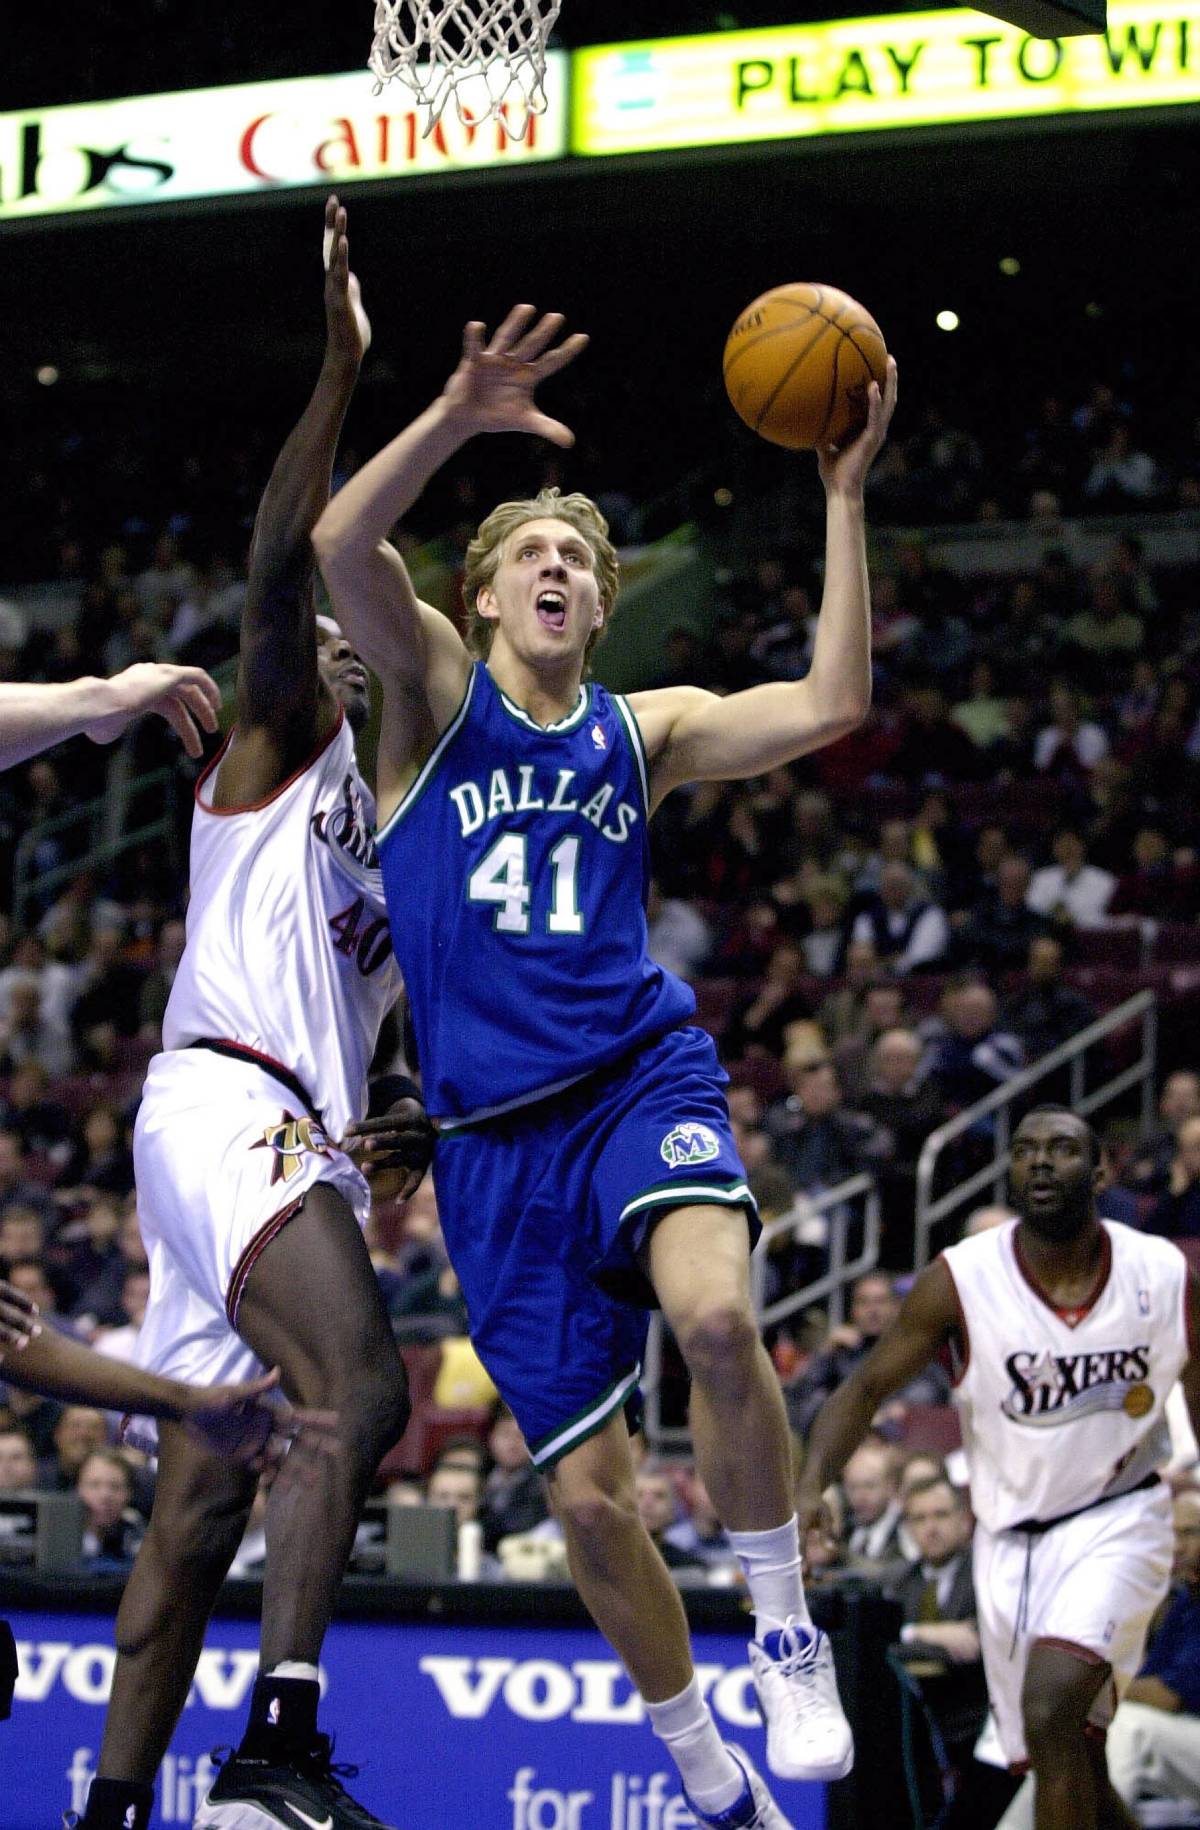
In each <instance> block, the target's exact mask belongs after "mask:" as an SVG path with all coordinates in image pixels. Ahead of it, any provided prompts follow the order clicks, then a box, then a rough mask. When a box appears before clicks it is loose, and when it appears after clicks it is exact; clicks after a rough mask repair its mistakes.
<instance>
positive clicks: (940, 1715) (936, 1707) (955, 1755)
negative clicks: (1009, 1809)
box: [891, 1471, 1011, 1830]
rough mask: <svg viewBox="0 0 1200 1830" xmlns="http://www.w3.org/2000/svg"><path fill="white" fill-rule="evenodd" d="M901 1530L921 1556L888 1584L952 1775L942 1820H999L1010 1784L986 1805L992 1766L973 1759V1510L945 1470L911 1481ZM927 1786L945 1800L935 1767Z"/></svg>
mask: <svg viewBox="0 0 1200 1830" xmlns="http://www.w3.org/2000/svg"><path fill="white" fill-rule="evenodd" d="M904 1531H905V1535H906V1536H909V1537H911V1538H912V1539H913V1541H914V1544H915V1548H916V1556H915V1558H914V1559H913V1561H912V1562H911V1563H910V1565H909V1567H908V1569H907V1570H906V1571H905V1573H904V1575H903V1576H902V1577H901V1578H900V1580H899V1582H897V1583H896V1584H895V1585H894V1586H893V1588H892V1590H891V1593H892V1597H893V1599H894V1600H897V1601H899V1603H900V1606H901V1609H902V1611H903V1624H902V1625H901V1628H900V1641H901V1644H900V1655H901V1657H902V1658H903V1659H904V1662H905V1664H906V1665H907V1666H908V1668H909V1671H910V1674H911V1676H912V1677H914V1678H915V1679H916V1681H917V1682H918V1683H919V1685H920V1691H921V1700H922V1703H923V1704H924V1707H925V1708H926V1710H928V1712H929V1715H930V1717H931V1718H932V1720H933V1722H934V1723H935V1724H936V1726H937V1730H938V1733H939V1735H940V1737H941V1742H942V1748H941V1760H944V1762H945V1765H946V1766H947V1767H948V1768H949V1769H950V1770H951V1771H952V1772H953V1774H954V1775H955V1790H954V1804H953V1807H952V1814H951V1816H950V1817H949V1818H945V1817H944V1816H943V1819H942V1821H945V1822H947V1823H953V1824H955V1825H959V1826H964V1827H966V1826H969V1830H976V1827H977V1826H980V1825H986V1824H991V1823H993V1822H994V1821H995V1812H996V1809H998V1808H999V1805H1000V1804H1001V1803H1002V1802H1003V1801H1004V1800H1005V1799H1006V1798H1007V1797H1009V1796H1011V1786H1007V1787H1004V1788H1002V1789H1001V1791H1000V1793H999V1797H998V1798H995V1800H994V1806H993V1808H992V1809H988V1808H987V1804H988V1803H991V1802H992V1800H993V1796H994V1793H995V1785H994V1782H993V1781H992V1780H991V1777H990V1775H989V1773H988V1771H987V1769H983V1768H977V1767H976V1766H975V1764H974V1760H973V1753H974V1747H975V1743H976V1741H977V1740H978V1738H979V1734H980V1732H981V1730H982V1728H983V1725H984V1722H985V1720H986V1718H987V1711H988V1699H987V1684H986V1681H985V1679H984V1673H983V1661H982V1659H981V1657H980V1650H979V1634H978V1631H977V1628H976V1621H975V1614H976V1609H975V1589H974V1584H973V1582H972V1580H971V1532H972V1525H971V1516H970V1513H969V1511H968V1509H967V1505H966V1499H965V1496H964V1495H963V1494H961V1493H960V1492H959V1491H958V1490H957V1489H956V1488H955V1487H953V1486H952V1485H951V1483H950V1482H949V1480H948V1479H947V1478H946V1475H945V1472H944V1471H943V1472H942V1473H940V1474H933V1475H932V1476H927V1477H926V1478H924V1479H923V1480H919V1481H915V1482H913V1483H912V1484H911V1485H910V1486H909V1489H908V1491H907V1494H906V1495H905V1496H904ZM917 1745H918V1747H919V1746H920V1745H921V1744H920V1743H919V1742H918V1744H917ZM940 1764H941V1761H939V1765H940ZM928 1785H929V1792H930V1795H931V1797H932V1798H933V1799H934V1800H935V1803H940V1799H938V1793H939V1792H940V1791H941V1787H940V1786H938V1785H936V1782H935V1779H934V1775H933V1773H932V1772H929V1774H928ZM985 1801H986V1802H985Z"/></svg>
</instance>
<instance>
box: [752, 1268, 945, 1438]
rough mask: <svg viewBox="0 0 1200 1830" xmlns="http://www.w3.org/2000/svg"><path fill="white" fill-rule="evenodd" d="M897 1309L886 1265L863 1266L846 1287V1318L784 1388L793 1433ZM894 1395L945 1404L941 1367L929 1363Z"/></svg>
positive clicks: (804, 1430) (804, 1431)
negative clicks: (848, 1288)
mask: <svg viewBox="0 0 1200 1830" xmlns="http://www.w3.org/2000/svg"><path fill="white" fill-rule="evenodd" d="M899 1309H900V1301H899V1298H898V1297H897V1295H896V1291H895V1286H894V1284H893V1282H892V1278H891V1276H890V1275H889V1274H888V1273H887V1272H886V1271H868V1272H866V1273H865V1275H864V1276H862V1277H860V1278H859V1279H858V1280H857V1282H856V1283H855V1285H854V1287H853V1289H852V1290H851V1293H850V1319H849V1321H847V1322H837V1323H835V1324H834V1326H833V1327H832V1328H831V1329H830V1330H829V1333H828V1335H827V1336H826V1338H825V1341H824V1343H823V1345H822V1347H821V1348H820V1350H819V1351H818V1352H817V1353H816V1354H814V1356H813V1358H812V1359H811V1360H810V1361H809V1364H808V1366H807V1367H806V1368H805V1370H804V1372H803V1373H802V1374H801V1376H800V1378H799V1379H798V1380H797V1381H796V1382H795V1384H793V1385H791V1386H789V1387H788V1388H787V1389H786V1390H785V1392H784V1401H785V1403H786V1405H787V1413H788V1422H789V1423H790V1424H791V1427H792V1429H793V1431H794V1432H795V1434H796V1435H797V1436H799V1437H801V1438H803V1437H806V1436H807V1435H808V1432H809V1430H810V1428H811V1427H812V1424H813V1420H814V1419H815V1417H816V1415H817V1412H818V1411H819V1410H820V1408H821V1406H822V1405H823V1404H824V1403H825V1400H826V1399H827V1398H831V1397H832V1396H833V1394H834V1392H835V1391H836V1390H837V1389H838V1386H839V1385H841V1384H842V1383H843V1382H844V1381H845V1380H846V1379H848V1378H849V1377H850V1374H851V1373H852V1372H853V1371H854V1369H855V1367H856V1366H858V1364H859V1363H860V1361H862V1360H864V1359H865V1358H866V1356H867V1355H868V1354H869V1353H870V1351H871V1349H872V1347H874V1345H875V1343H876V1341H877V1340H878V1339H879V1337H880V1335H881V1334H883V1333H884V1331H885V1330H886V1329H888V1328H890V1327H891V1325H892V1322H893V1321H894V1320H895V1318H896V1315H897V1314H898V1313H899ZM896 1396H897V1399H898V1400H900V1401H901V1402H903V1403H904V1404H905V1405H913V1404H949V1402H950V1380H949V1378H948V1377H947V1375H946V1373H945V1371H944V1369H943V1368H942V1367H940V1366H938V1365H937V1364H936V1363H931V1364H930V1365H929V1366H927V1367H926V1368H925V1370H924V1372H922V1373H920V1374H918V1376H917V1378H915V1379H914V1380H913V1381H912V1383H911V1384H909V1385H906V1386H905V1387H904V1390H903V1391H902V1392H898V1393H897V1394H896Z"/></svg>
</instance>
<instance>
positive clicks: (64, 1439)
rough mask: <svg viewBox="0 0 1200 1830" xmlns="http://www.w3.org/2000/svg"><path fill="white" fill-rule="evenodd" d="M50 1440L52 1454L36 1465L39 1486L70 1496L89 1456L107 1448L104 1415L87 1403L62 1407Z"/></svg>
mask: <svg viewBox="0 0 1200 1830" xmlns="http://www.w3.org/2000/svg"><path fill="white" fill-rule="evenodd" d="M53 1440H54V1453H53V1455H52V1456H51V1457H49V1458H47V1459H46V1460H44V1461H42V1462H41V1463H40V1464H39V1466H38V1486H39V1487H44V1488H46V1490H47V1491H48V1492H50V1493H70V1492H72V1491H73V1490H74V1488H75V1486H76V1484H77V1482H78V1480H79V1473H80V1469H81V1468H82V1467H83V1464H84V1462H85V1461H86V1460H87V1458H88V1456H89V1455H91V1454H93V1453H94V1452H95V1451H96V1450H99V1449H103V1448H104V1447H105V1446H106V1445H107V1442H108V1426H107V1424H106V1423H105V1421H104V1412H103V1411H96V1410H93V1409H92V1408H91V1406H90V1405H86V1404H67V1405H64V1406H63V1408H62V1410H61V1412H60V1413H59V1416H58V1418H57V1420H56V1422H55V1425H54V1439H53Z"/></svg>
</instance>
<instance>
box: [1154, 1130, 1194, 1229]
mask: <svg viewBox="0 0 1200 1830" xmlns="http://www.w3.org/2000/svg"><path fill="white" fill-rule="evenodd" d="M1146 1231H1147V1232H1148V1233H1161V1234H1162V1235H1163V1236H1164V1237H1165V1238H1167V1239H1200V1118H1185V1119H1184V1121H1183V1123H1182V1124H1181V1125H1180V1127H1179V1135H1178V1139H1177V1142H1176V1147H1175V1156H1174V1160H1173V1161H1172V1163H1171V1172H1170V1175H1169V1177H1168V1179H1167V1188H1166V1193H1165V1194H1163V1195H1161V1196H1160V1197H1159V1199H1158V1201H1157V1202H1156V1204H1155V1206H1154V1207H1153V1208H1152V1209H1151V1211H1150V1213H1149V1214H1148V1215H1147V1217H1146Z"/></svg>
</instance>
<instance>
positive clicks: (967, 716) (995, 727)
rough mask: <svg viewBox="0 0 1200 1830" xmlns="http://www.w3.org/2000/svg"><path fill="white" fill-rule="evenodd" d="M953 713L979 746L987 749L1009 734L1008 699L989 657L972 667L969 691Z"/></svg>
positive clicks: (954, 717)
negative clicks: (999, 687) (1003, 692)
mask: <svg viewBox="0 0 1200 1830" xmlns="http://www.w3.org/2000/svg"><path fill="white" fill-rule="evenodd" d="M950 717H951V719H952V720H953V721H954V723H955V724H956V725H958V726H959V728H960V729H961V730H964V731H965V732H966V734H967V736H968V737H969V738H970V739H971V742H972V743H973V744H974V745H975V748H976V749H977V750H983V751H985V752H986V751H988V750H990V749H992V747H993V746H994V745H995V744H998V743H1001V742H1002V741H1003V740H1004V739H1005V738H1006V737H1007V736H1008V735H1009V732H1010V730H1011V724H1010V721H1009V715H1008V701H1007V699H1005V698H1004V697H1003V695H1002V694H1001V693H1000V692H999V691H998V690H997V686H996V673H995V669H994V668H993V666H992V663H991V662H990V661H976V663H975V665H974V667H973V668H972V669H971V682H970V691H969V693H968V695H967V697H966V698H965V699H960V700H959V701H958V704H957V705H955V707H954V708H953V710H952V711H951V713H950Z"/></svg>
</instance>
